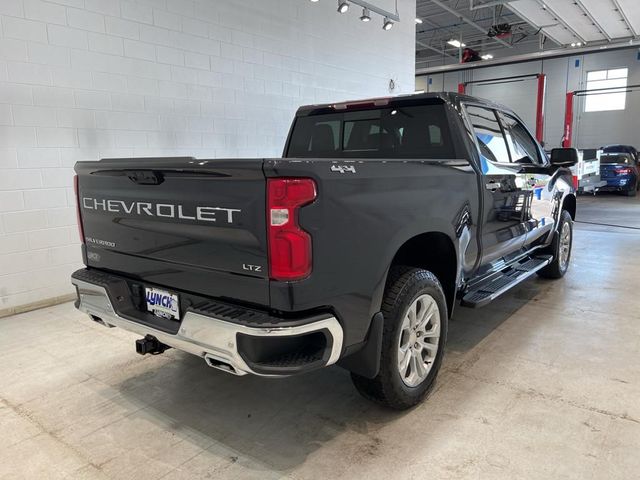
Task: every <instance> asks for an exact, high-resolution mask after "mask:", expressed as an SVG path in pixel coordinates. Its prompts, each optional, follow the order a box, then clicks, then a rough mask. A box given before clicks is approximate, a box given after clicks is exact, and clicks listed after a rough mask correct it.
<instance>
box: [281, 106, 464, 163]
mask: <svg viewBox="0 0 640 480" xmlns="http://www.w3.org/2000/svg"><path fill="white" fill-rule="evenodd" d="M287 156H288V157H298V158H304V157H316V158H323V157H338V158H432V159H453V158H455V148H454V146H453V142H452V140H451V135H450V132H449V124H448V119H447V116H446V113H445V109H444V105H442V104H434V105H420V106H408V107H395V108H394V107H387V108H376V109H370V110H360V111H351V112H350V111H346V112H343V113H332V114H321V115H310V116H307V117H298V118H297V119H296V122H295V125H294V127H293V131H292V134H291V139H290V144H289V148H288V151H287Z"/></svg>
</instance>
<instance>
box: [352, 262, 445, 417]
mask: <svg viewBox="0 0 640 480" xmlns="http://www.w3.org/2000/svg"><path fill="white" fill-rule="evenodd" d="M382 313H383V315H384V328H383V335H382V351H381V356H380V371H379V372H378V375H377V376H376V377H375V378H372V379H369V378H365V377H362V376H360V375H357V374H351V378H352V380H353V383H354V385H355V386H356V388H357V389H358V391H359V392H360V393H361V394H362V395H363V396H364V397H365V398H367V399H369V400H372V401H375V402H377V403H380V404H382V405H384V406H386V407H390V408H395V409H398V410H403V409H406V408H410V407H412V406H413V405H415V404H417V403H418V402H420V401H421V400H422V399H423V398H424V397H425V396H426V395H427V394H428V393H429V391H430V390H431V388H432V387H433V384H434V380H435V378H436V375H437V374H438V370H439V369H440V365H441V363H442V357H443V354H444V344H445V342H446V337H447V306H446V301H445V296H444V293H443V291H442V287H441V285H440V282H439V281H438V279H437V278H436V277H435V275H433V274H432V273H431V272H429V271H427V270H421V269H417V268H410V267H392V270H391V272H389V282H388V286H387V290H386V292H385V297H384V300H383V305H382Z"/></svg>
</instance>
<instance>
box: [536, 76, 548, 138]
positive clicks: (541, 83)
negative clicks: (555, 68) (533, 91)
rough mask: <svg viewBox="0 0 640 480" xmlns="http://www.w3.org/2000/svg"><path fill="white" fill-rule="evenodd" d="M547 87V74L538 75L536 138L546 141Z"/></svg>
mask: <svg viewBox="0 0 640 480" xmlns="http://www.w3.org/2000/svg"><path fill="white" fill-rule="evenodd" d="M546 89H547V76H546V75H545V74H544V73H541V74H540V75H538V96H537V97H536V139H537V140H538V141H539V142H540V143H542V142H543V141H544V99H545V95H546Z"/></svg>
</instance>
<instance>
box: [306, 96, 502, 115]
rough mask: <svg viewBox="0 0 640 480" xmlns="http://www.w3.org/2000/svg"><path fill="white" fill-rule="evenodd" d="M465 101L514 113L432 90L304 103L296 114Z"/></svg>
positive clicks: (483, 102)
mask: <svg viewBox="0 0 640 480" xmlns="http://www.w3.org/2000/svg"><path fill="white" fill-rule="evenodd" d="M463 102H469V103H475V104H480V105H484V106H487V107H489V108H496V109H499V110H502V111H506V112H510V113H513V112H512V110H511V109H510V108H508V107H505V106H504V105H500V104H498V103H495V102H492V101H490V100H487V99H484V98H479V97H473V96H471V95H466V94H462V93H457V92H430V93H412V94H407V95H395V96H389V97H375V98H365V99H359V100H347V101H343V102H335V103H324V104H312V105H303V106H301V107H300V108H298V111H297V113H296V116H299V117H303V116H308V115H320V114H323V113H324V114H326V113H333V112H336V111H344V110H369V109H374V108H383V107H393V106H407V105H428V104H433V103H447V104H449V105H451V106H452V107H454V108H456V109H458V108H459V106H460V104H461V103H463Z"/></svg>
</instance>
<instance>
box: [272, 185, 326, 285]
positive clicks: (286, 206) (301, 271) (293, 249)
mask: <svg viewBox="0 0 640 480" xmlns="http://www.w3.org/2000/svg"><path fill="white" fill-rule="evenodd" d="M315 198H316V183H315V182H314V181H313V180H312V179H310V178H269V179H267V228H268V231H269V235H268V236H269V276H270V277H271V278H272V279H273V280H281V281H290V280H301V279H303V278H305V277H308V276H309V274H310V273H311V264H312V257H311V235H309V234H308V233H307V232H305V231H304V230H303V229H302V228H300V225H299V224H298V210H299V209H300V207H303V206H304V205H307V204H309V203H311V202H313V201H314V200H315Z"/></svg>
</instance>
